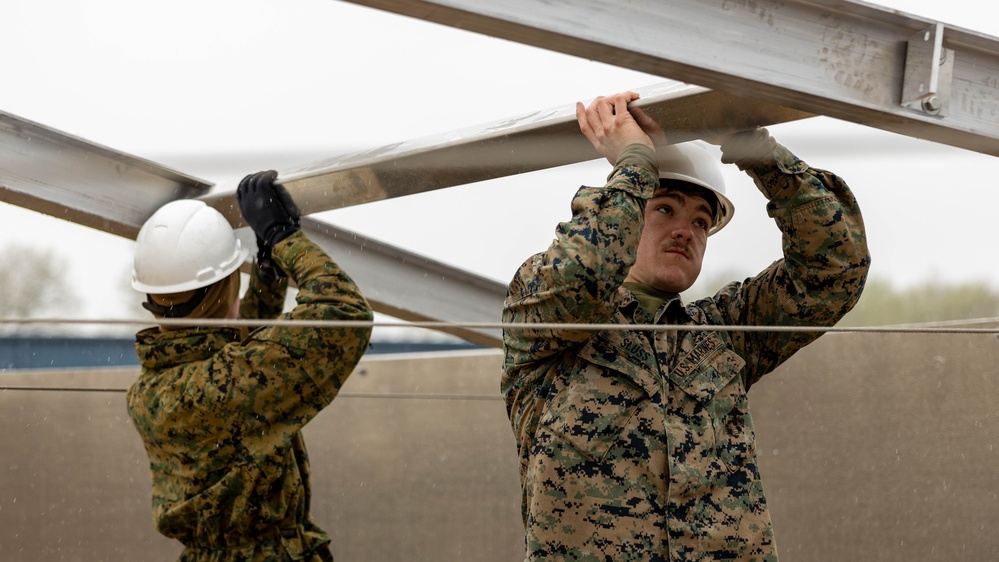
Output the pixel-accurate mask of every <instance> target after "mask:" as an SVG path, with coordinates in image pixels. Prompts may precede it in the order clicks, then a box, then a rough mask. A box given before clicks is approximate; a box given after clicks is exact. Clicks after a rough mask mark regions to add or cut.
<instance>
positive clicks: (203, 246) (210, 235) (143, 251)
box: [132, 199, 248, 295]
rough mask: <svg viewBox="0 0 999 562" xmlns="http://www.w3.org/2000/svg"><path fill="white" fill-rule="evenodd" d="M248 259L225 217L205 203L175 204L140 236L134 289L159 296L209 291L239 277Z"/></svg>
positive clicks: (150, 221) (153, 218)
mask: <svg viewBox="0 0 999 562" xmlns="http://www.w3.org/2000/svg"><path fill="white" fill-rule="evenodd" d="M247 253H248V249H247V248H244V247H243V245H242V243H241V242H240V241H239V239H238V238H237V237H236V233H235V232H233V229H232V226H230V225H229V222H228V221H226V219H225V217H223V216H222V213H220V212H218V211H217V210H215V209H213V208H211V207H209V206H208V205H206V204H205V203H204V201H197V200H194V199H181V200H177V201H171V202H170V203H167V204H166V205H163V206H162V207H160V208H159V210H157V211H156V212H155V213H153V215H152V216H151V217H149V219H148V220H147V221H146V223H145V224H144V225H142V228H141V229H140V230H139V236H138V237H136V239H135V257H134V262H133V269H132V287H133V288H135V290H137V291H139V292H142V293H149V294H153V295H161V294H167V293H180V292H183V291H190V290H193V289H200V288H201V287H207V286H208V285H211V284H212V283H215V282H216V281H221V280H223V279H225V278H226V277H227V276H229V274H230V273H232V272H233V271H236V269H237V268H239V266H240V265H242V263H243V261H244V260H246V255H247Z"/></svg>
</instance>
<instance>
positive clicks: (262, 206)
mask: <svg viewBox="0 0 999 562" xmlns="http://www.w3.org/2000/svg"><path fill="white" fill-rule="evenodd" d="M275 179H277V172H275V171H274V170H268V171H266V172H257V173H255V174H250V175H248V176H246V177H245V178H243V181H241V182H239V187H238V188H237V189H236V201H238V202H239V210H240V212H242V213H243V219H245V220H246V223H247V224H249V225H250V228H252V229H253V233H254V234H256V236H257V264H258V265H259V266H260V267H263V268H265V269H276V270H277V271H280V268H278V267H277V266H276V265H275V264H274V261H273V260H272V259H271V248H273V247H274V245H275V244H277V243H278V242H280V241H282V240H284V239H285V238H287V237H288V236H289V235H291V234H292V233H294V232H297V231H298V230H299V228H300V226H299V218H300V217H301V215H302V213H301V211H299V210H298V206H297V205H295V202H294V201H293V200H292V199H291V195H289V194H288V190H286V189H285V188H284V187H283V186H281V185H275V184H274V180H275Z"/></svg>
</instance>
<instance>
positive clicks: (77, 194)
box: [0, 111, 212, 240]
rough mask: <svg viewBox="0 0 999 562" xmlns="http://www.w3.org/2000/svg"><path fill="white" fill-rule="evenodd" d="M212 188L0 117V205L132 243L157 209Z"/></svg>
mask: <svg viewBox="0 0 999 562" xmlns="http://www.w3.org/2000/svg"><path fill="white" fill-rule="evenodd" d="M211 187H212V184H211V183H210V182H207V181H204V180H201V179H198V178H195V177H192V176H188V175H186V174H182V173H180V172H176V171H174V170H171V169H169V168H166V167H163V166H161V165H159V164H156V163H154V162H150V161H149V160H145V159H142V158H138V157H136V156H132V155H129V154H125V153H123V152H119V151H117V150H113V149H111V148H107V147H104V146H101V145H99V144H95V143H92V142H90V141H87V140H84V139H81V138H79V137H75V136H73V135H69V134H66V133H63V132H61V131H58V130H56V129H53V128H51V127H47V126H45V125H41V124H38V123H35V122H33V121H29V120H27V119H23V118H21V117H17V116H16V115H12V114H10V113H6V112H2V111H0V201H4V202H7V203H11V204H14V205H18V206H20V207H24V208H26V209H31V210H33V211H37V212H39V213H44V214H47V215H51V216H53V217H56V218H60V219H64V220H68V221H70V222H74V223H77V224H81V225H83V226H89V227H91V228H96V229H97V230H102V231H104V232H110V233H111V234H116V235H118V236H123V237H125V238H131V239H133V240H134V239H135V237H136V235H137V234H138V233H139V228H140V227H141V226H142V223H143V222H145V220H146V218H148V217H149V215H151V214H152V213H153V211H155V210H156V209H157V208H159V207H160V206H161V205H163V204H164V203H166V202H168V201H171V200H173V199H183V198H188V197H195V196H198V195H203V194H205V193H208V192H209V190H210V188H211Z"/></svg>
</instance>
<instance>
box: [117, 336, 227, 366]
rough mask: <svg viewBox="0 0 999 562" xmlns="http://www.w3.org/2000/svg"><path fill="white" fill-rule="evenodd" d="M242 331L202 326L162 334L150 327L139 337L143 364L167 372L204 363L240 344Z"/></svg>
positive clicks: (138, 342) (137, 345)
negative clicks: (172, 368)
mask: <svg viewBox="0 0 999 562" xmlns="http://www.w3.org/2000/svg"><path fill="white" fill-rule="evenodd" d="M241 335H242V334H241V331H240V330H239V328H227V327H214V326H209V327H205V326H201V327H192V328H180V329H177V330H170V331H167V332H161V331H160V329H159V328H149V329H146V330H143V331H141V332H139V333H138V334H136V335H135V351H136V354H137V355H138V356H139V363H140V364H141V365H142V366H143V367H144V368H147V369H163V368H166V367H172V366H174V365H179V364H182V363H190V362H192V361H203V360H205V359H208V358H209V357H211V356H212V355H215V354H216V353H218V352H219V350H221V349H222V348H223V347H224V346H225V345H226V344H229V343H234V342H239V341H240V339H241Z"/></svg>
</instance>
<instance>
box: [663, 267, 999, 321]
mask: <svg viewBox="0 0 999 562" xmlns="http://www.w3.org/2000/svg"><path fill="white" fill-rule="evenodd" d="M737 278H739V279H741V277H740V276H738V275H735V274H731V273H730V274H727V275H715V276H712V278H711V279H708V280H706V281H703V282H698V283H697V284H696V285H694V287H692V288H691V289H690V290H688V291H686V292H685V293H684V294H683V297H684V300H685V301H688V302H689V301H690V300H692V299H695V298H700V297H701V296H703V295H707V294H712V293H714V292H715V291H717V290H718V289H720V288H721V287H722V286H724V285H725V284H726V283H727V282H729V281H732V280H734V279H737ZM996 317H999V288H996V287H993V286H991V285H989V284H987V283H984V282H979V283H974V282H967V283H956V284H954V283H943V282H940V281H926V282H923V283H921V284H918V285H912V286H909V287H896V286H895V285H893V284H892V283H890V282H888V281H884V280H880V279H870V280H868V283H867V287H866V288H865V289H864V294H863V296H862V297H861V298H860V302H859V303H858V304H857V306H856V307H855V308H854V309H853V310H852V311H850V313H849V314H847V315H846V317H845V318H843V320H842V321H841V322H840V323H839V326H848V327H860V326H892V325H896V324H923V323H928V322H948V321H955V320H973V319H978V318H996Z"/></svg>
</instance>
